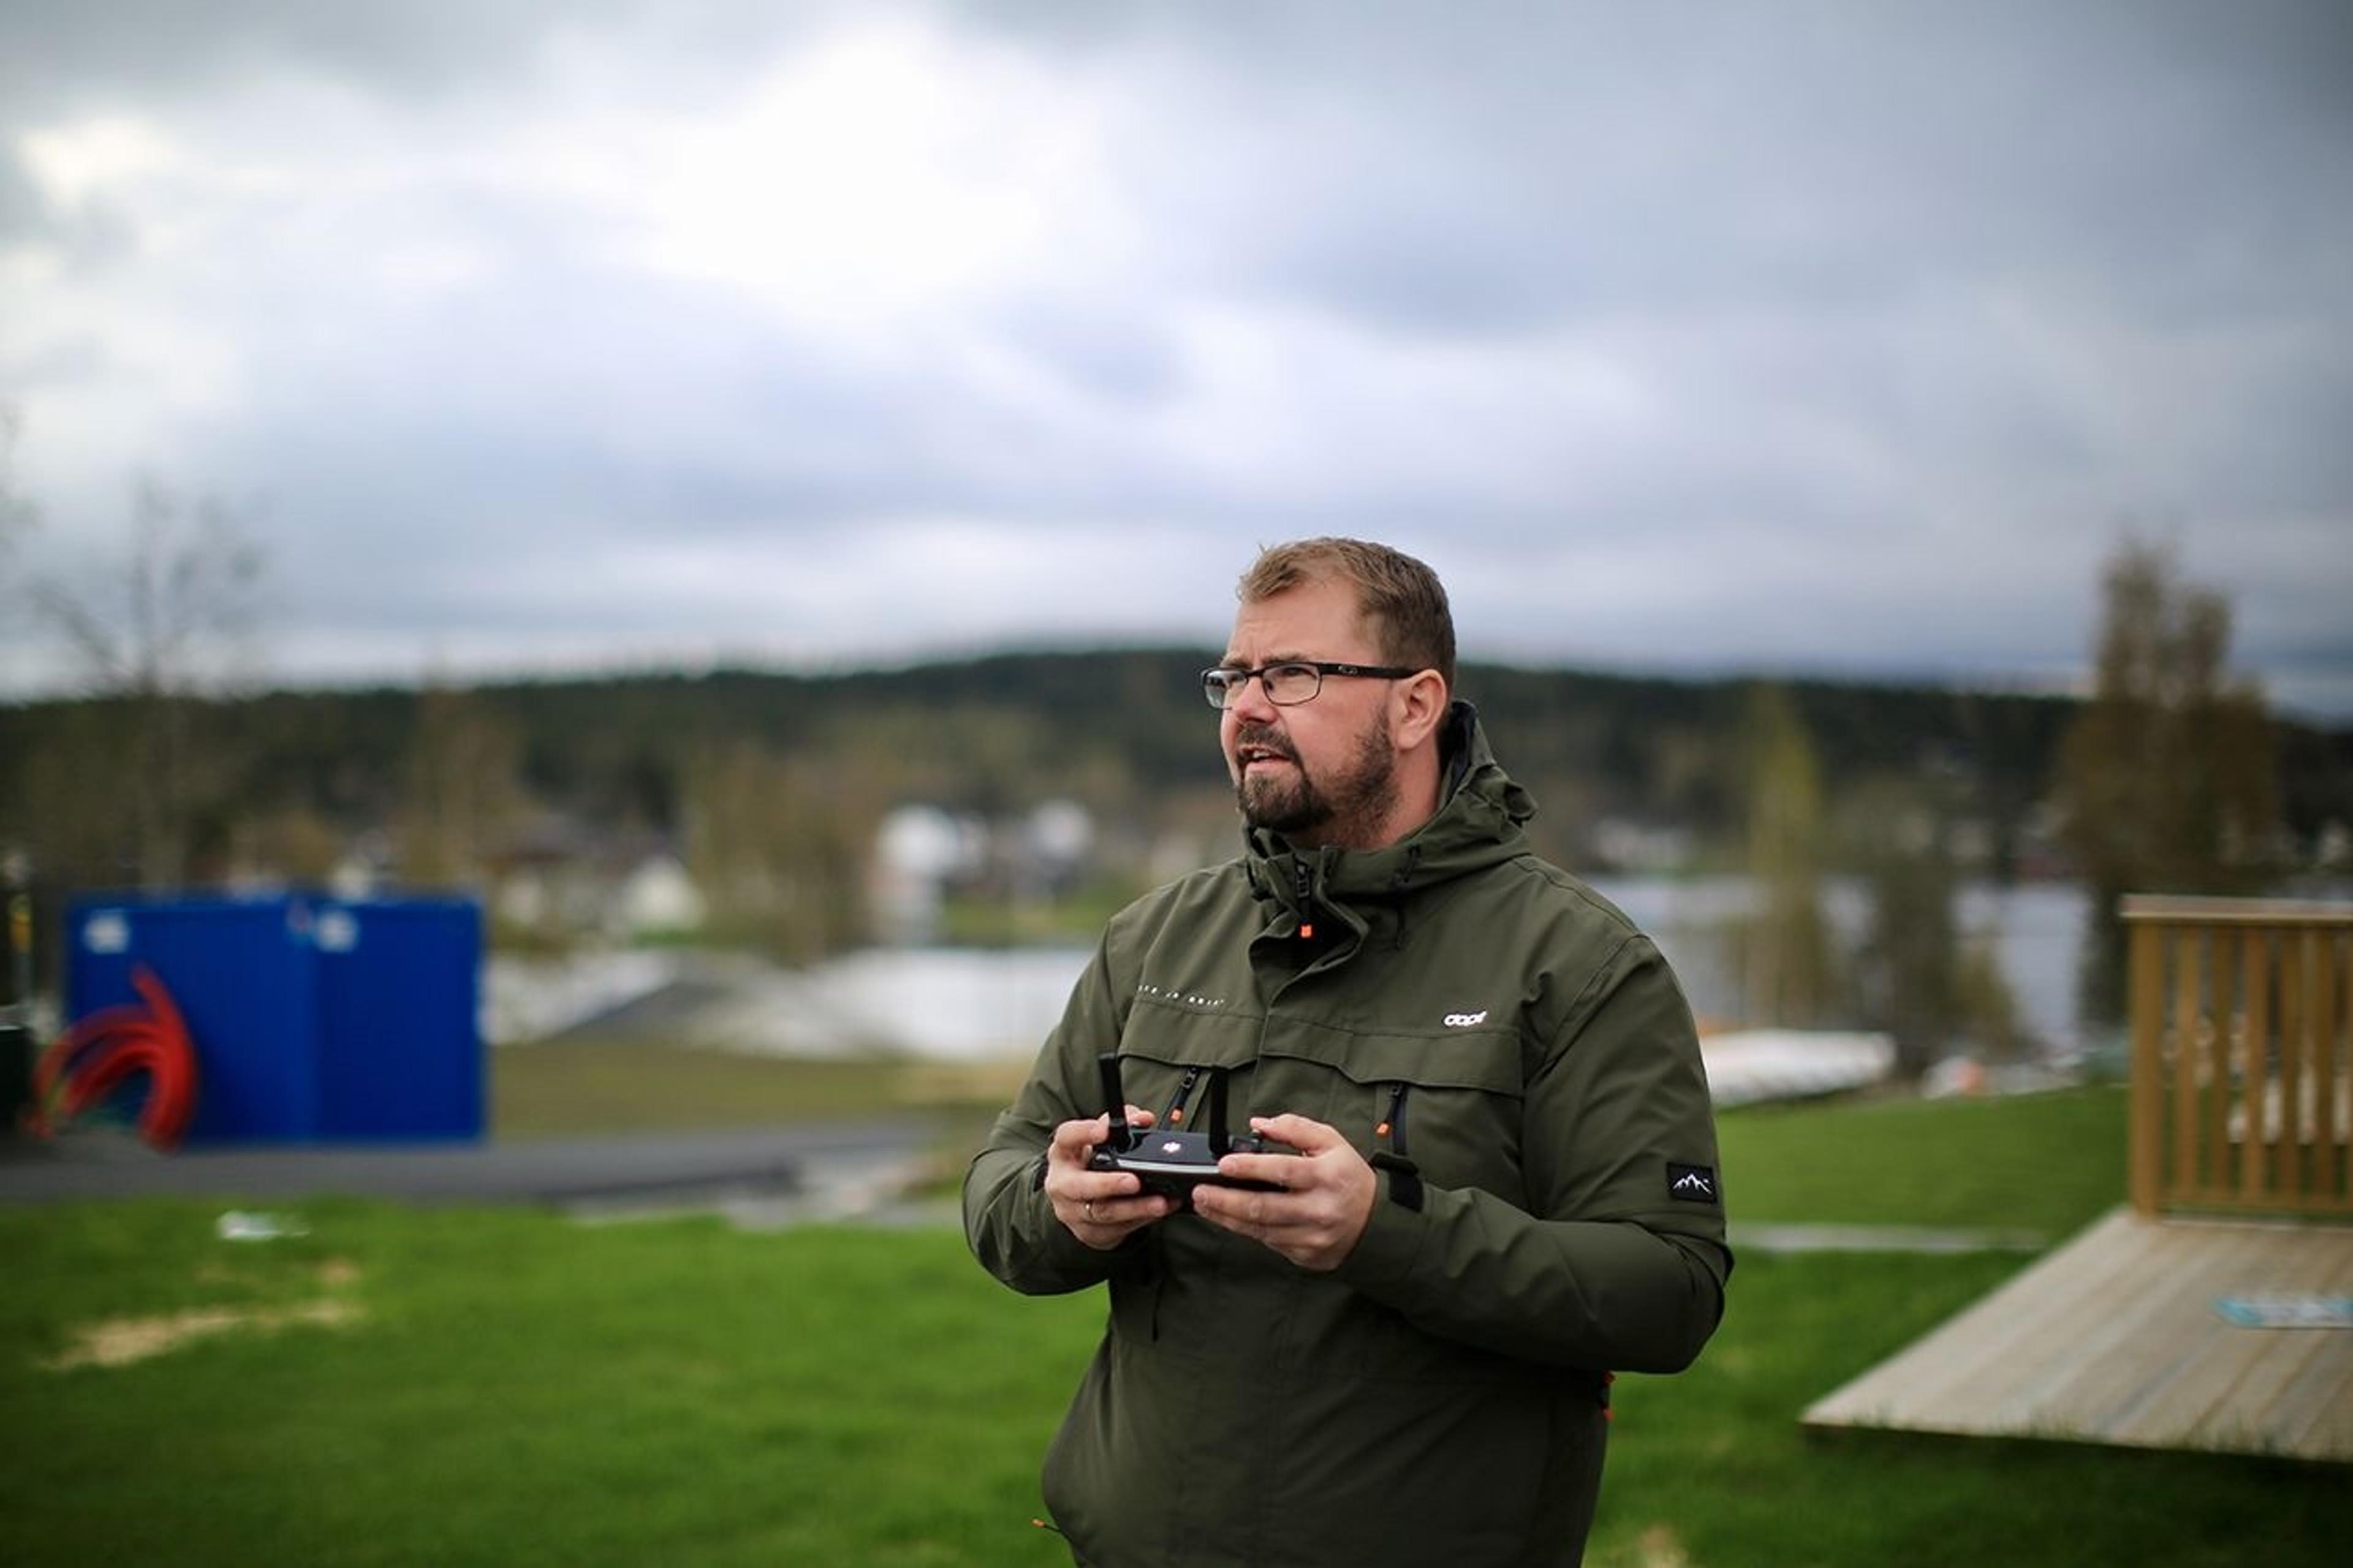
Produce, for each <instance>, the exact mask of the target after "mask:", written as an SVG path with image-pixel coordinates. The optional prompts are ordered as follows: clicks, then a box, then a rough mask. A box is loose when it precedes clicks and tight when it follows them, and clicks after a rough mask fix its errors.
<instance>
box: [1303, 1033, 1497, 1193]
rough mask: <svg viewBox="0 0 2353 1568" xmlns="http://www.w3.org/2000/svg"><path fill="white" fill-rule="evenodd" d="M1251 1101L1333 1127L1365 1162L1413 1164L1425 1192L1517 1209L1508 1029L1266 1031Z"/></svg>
mask: <svg viewBox="0 0 2353 1568" xmlns="http://www.w3.org/2000/svg"><path fill="white" fill-rule="evenodd" d="M1263 1065H1264V1070H1265V1078H1266V1080H1267V1081H1266V1082H1265V1084H1264V1085H1262V1086H1261V1096H1260V1097H1259V1098H1264V1097H1267V1096H1275V1097H1283V1096H1284V1095H1285V1091H1288V1095H1289V1096H1290V1097H1293V1098H1295V1099H1296V1100H1314V1101H1315V1102H1316V1103H1317V1104H1318V1106H1319V1107H1320V1109H1318V1110H1307V1109H1305V1108H1304V1106H1303V1105H1299V1104H1295V1103H1294V1104H1285V1105H1284V1106H1283V1107H1282V1109H1285V1110H1293V1109H1297V1110H1301V1111H1302V1113H1303V1114H1304V1115H1308V1116H1313V1117H1314V1118H1315V1120H1317V1121H1324V1122H1327V1123H1329V1124H1330V1125H1332V1126H1333V1127H1335V1128H1337V1129H1338V1130H1339V1131H1340V1133H1341V1135H1342V1136H1343V1137H1345V1138H1346V1139H1347V1140H1348V1141H1349V1142H1352V1143H1354V1144H1355V1145H1356V1147H1357V1148H1358V1149H1359V1150H1361V1151H1362V1152H1365V1153H1366V1154H1367V1155H1371V1154H1374V1153H1376V1152H1383V1151H1386V1152H1389V1153H1391V1154H1395V1155H1398V1156H1399V1157H1401V1158H1403V1159H1407V1160H1409V1161H1411V1162H1412V1163H1413V1164H1414V1166H1415V1168H1416V1169H1418V1170H1419V1172H1420V1173H1421V1177H1422V1180H1423V1181H1425V1182H1427V1183H1429V1184H1431V1185H1433V1186H1440V1187H1478V1188H1482V1189H1483V1190H1485V1191H1487V1192H1490V1193H1493V1194H1495V1195H1496V1196H1497V1197H1500V1198H1502V1199H1504V1201H1505V1202H1507V1203H1511V1204H1514V1205H1519V1206H1523V1207H1524V1206H1525V1204H1526V1184H1525V1179H1524V1177H1523V1176H1522V1174H1521V1169H1520V1102H1521V1094H1522V1081H1523V1080H1522V1078H1521V1064H1520V1043H1519V1037H1518V1035H1517V1033H1516V1032H1514V1031H1513V1030H1511V1029H1509V1028H1499V1029H1462V1030H1450V1031H1448V1032H1447V1033H1446V1034H1443V1035H1437V1036H1432V1035H1377V1034H1356V1033H1352V1032H1348V1031H1345V1030H1340V1029H1334V1028H1328V1027H1316V1026H1306V1027H1301V1028H1297V1029H1293V1030H1279V1031H1278V1030H1270V1032H1269V1038H1268V1041H1267V1044H1266V1047H1265V1056H1264V1058H1263Z"/></svg>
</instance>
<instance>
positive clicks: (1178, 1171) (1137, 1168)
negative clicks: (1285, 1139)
mask: <svg viewBox="0 0 2353 1568" xmlns="http://www.w3.org/2000/svg"><path fill="white" fill-rule="evenodd" d="M1095 1065H1096V1066H1097V1067H1098V1068H1100V1069H1101V1070H1102V1073H1103V1102H1104V1104H1105V1106H1106V1107H1107V1108H1108V1109H1109V1110H1110V1112H1111V1136H1110V1137H1108V1138H1106V1139H1105V1140H1104V1141H1103V1142H1101V1143H1098V1144H1096V1145H1095V1151H1094V1152H1093V1153H1092V1155H1090V1156H1089V1157H1088V1160H1087V1168H1088V1169H1089V1170H1091V1171H1125V1172H1127V1173H1130V1174H1132V1175H1134V1176H1135V1177H1137V1178H1138V1179H1139V1180H1141V1181H1142V1182H1143V1184H1144V1190H1145V1192H1147V1193H1157V1194H1160V1195H1162V1196H1164V1197H1171V1198H1175V1199H1176V1201H1177V1206H1178V1207H1180V1208H1187V1209H1189V1208H1191V1207H1192V1206H1193V1189H1194V1188H1196V1187H1198V1186H1203V1185H1208V1186H1219V1187H1246V1188H1248V1189H1250V1191H1252V1192H1261V1193H1273V1192H1280V1191H1282V1188H1281V1187H1280V1186H1279V1185H1277V1184H1275V1183H1273V1182H1257V1181H1243V1180H1240V1179H1239V1178H1237V1177H1233V1176H1221V1175H1219V1173H1218V1160H1219V1156H1220V1155H1224V1154H1271V1153H1278V1152H1285V1151H1282V1150H1278V1149H1277V1148H1276V1147H1275V1146H1273V1145H1271V1144H1270V1143H1268V1142H1267V1141H1266V1140H1265V1139H1263V1138H1261V1137H1260V1136H1259V1135H1258V1134H1257V1133H1255V1132H1244V1133H1241V1134H1240V1135H1239V1136H1231V1137H1229V1136H1228V1134H1227V1132H1226V1075H1225V1074H1224V1072H1223V1071H1221V1070H1219V1069H1218V1068H1211V1069H1209V1127H1208V1131H1206V1132H1178V1131H1175V1130H1173V1129H1171V1130H1168V1131H1162V1130H1161V1129H1159V1128H1156V1127H1154V1128H1138V1127H1133V1126H1130V1125H1129V1123H1128V1120H1127V1097H1126V1095H1125V1094H1124V1093H1123V1092H1122V1091H1121V1089H1120V1082H1119V1054H1118V1053H1117V1052H1116V1051H1105V1052H1104V1053H1103V1055H1102V1056H1100V1057H1097V1058H1095Z"/></svg>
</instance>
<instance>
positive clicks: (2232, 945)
mask: <svg viewBox="0 0 2353 1568" xmlns="http://www.w3.org/2000/svg"><path fill="white" fill-rule="evenodd" d="M2121 912H2122V914H2123V917H2124V920H2125V923H2126V928H2127V929H2128V930H2129V931H2131V933H2132V971H2131V987H2132V995H2131V1004H2132V1154H2131V1165H2132V1171H2131V1182H2132V1204H2133V1207H2134V1208H2135V1209H2137V1210H2138V1211H2139V1212H2140V1213H2142V1214H2144V1215H2157V1214H2158V1213H2160V1212H2162V1211H2164V1210H2167V1209H2212V1210H2228V1211H2239V1212H2251V1211H2260V1212H2265V1213H2276V1214H2302V1215H2315V1214H2353V1172H2348V1145H2349V1144H2353V1100H2348V1091H2347V1086H2348V1081H2353V1037H2348V1016H2353V973H2348V963H2347V960H2348V952H2353V904H2342V903H2315V902H2289V901H2285V900H2248V899H2176V898H2146V897H2133V898H2127V899H2126V900H2124V902H2123V906H2122V910H2121Z"/></svg>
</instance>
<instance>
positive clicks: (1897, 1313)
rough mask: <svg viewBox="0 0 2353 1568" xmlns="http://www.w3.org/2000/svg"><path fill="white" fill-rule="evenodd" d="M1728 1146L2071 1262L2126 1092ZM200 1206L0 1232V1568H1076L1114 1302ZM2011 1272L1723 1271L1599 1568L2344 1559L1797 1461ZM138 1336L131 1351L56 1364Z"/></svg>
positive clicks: (2185, 1525) (2265, 1515)
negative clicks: (1090, 1369) (1829, 1397)
mask: <svg viewBox="0 0 2353 1568" xmlns="http://www.w3.org/2000/svg"><path fill="white" fill-rule="evenodd" d="M1724 1131H1725V1155H1724V1160H1725V1172H1726V1185H1727V1190H1728V1191H1729V1192H1730V1193H1731V1194H1732V1196H1733V1200H1734V1204H1735V1206H1736V1214H1737V1215H1741V1216H1742V1217H1754V1218H1757V1219H1766V1218H1770V1219H1776V1220H1787V1221H1840V1222H1848V1223H1873V1224H1877V1223H1924V1224H1936V1225H1940V1226H1995V1227H2002V1228H2011V1227H2016V1226H2030V1227H2045V1228H2048V1229H2051V1230H2052V1231H2053V1232H2056V1231H2059V1230H2063V1229H2066V1228H2072V1227H2073V1226H2074V1225H2075V1224H2077V1223H2080V1222H2081V1221H2082V1220H2084V1219H2088V1218H2089V1217H2091V1215H2094V1214H2096V1213H2097V1212H2099V1211H2100V1210H2101V1209H2104V1208H2105V1207H2107V1206H2110V1205H2111V1204H2112V1203H2113V1201H2114V1198H2115V1196H2116V1194H2118V1193H2119V1192H2120V1191H2121V1184H2122V1183H2121V1175H2120V1171H2121V1160H2122V1153H2121V1149H2122V1133H2121V1109H2120V1105H2119V1104H2118V1103H2117V1101H2116V1097H2115V1096H2114V1095H2113V1094H2112V1093H2105V1092H2100V1093H2094V1092H2086V1093H2084V1094H2082V1095H2060V1096H2052V1097H2047V1098H2043V1099H2038V1100H2022V1101H2008V1102H2000V1103H1998V1104H1979V1103H1969V1104H1965V1105H1952V1104H1940V1105H1927V1106H1919V1105H1905V1104H1894V1103H1890V1104H1884V1105H1863V1106H1855V1107H1839V1108H1811V1109H1806V1110H1788V1111H1773V1112H1743V1113H1740V1114H1737V1115H1735V1116H1732V1117H1728V1118H1727V1119H1726V1120H1725V1129H1724ZM1744 1205H1753V1207H1754V1212H1753V1214H1752V1213H1751V1212H1750V1208H1749V1207H1748V1206H1744ZM220 1206H221V1205H191V1204H186V1203H174V1202H162V1201H154V1202H141V1203H132V1204H108V1205H73V1206H68V1207H59V1208H24V1209H14V1210H0V1257H5V1258H6V1260H7V1262H6V1277H7V1285H6V1288H5V1290H0V1413H5V1415H0V1433H5V1436H0V1562H7V1563H15V1562H24V1563H90V1562H100V1563H104V1562H121V1563H148V1562H169V1563H255V1562H266V1563H280V1562H285V1563H651V1562H663V1563H670V1562H678V1563H722V1564H725V1563H1052V1562H1057V1561H1065V1560H1066V1558H1065V1557H1064V1556H1063V1554H1062V1553H1061V1552H1060V1549H1059V1544H1060V1543H1059V1542H1056V1541H1055V1540H1054V1539H1053V1538H1052V1537H1050V1536H1049V1535H1046V1534H1045V1533H1043V1532H1042V1531H1037V1530H1035V1529H1033V1528H1032V1527H1031V1526H1030V1525H1029V1519H1030V1517H1031V1516H1032V1515H1033V1514H1034V1513H1036V1512H1037V1511H1038V1497H1037V1483H1036V1470H1037V1463H1038V1459H1039V1454H1040V1452H1041V1450H1042V1448H1043V1447H1044V1444H1045V1442H1046V1439H1047V1437H1048V1436H1049V1434H1050V1432H1051V1430H1052V1428H1053V1426H1054V1423H1055V1422H1056V1420H1057V1419H1058V1418H1059V1416H1060V1411H1061V1407H1062V1405H1063V1403H1064V1401H1065V1399H1066V1398H1067V1397H1068V1394H1069V1392H1070V1389H1071V1385H1072V1384H1073V1383H1074V1382H1075V1381H1076V1379H1077V1376H1078V1373H1079V1371H1080V1368H1081V1366H1082V1363H1083V1362H1084V1360H1085V1358H1086V1356H1087V1354H1088V1352H1089V1350H1090V1349H1091V1347H1092V1342H1093V1340H1094V1337H1095V1335H1096V1333H1097V1332H1098V1331H1099V1327H1100V1319H1101V1310H1102V1309H1101V1304H1100V1301H1099V1300H1097V1299H1095V1298H1093V1297H1091V1296H1081V1297H1074V1298H1065V1299H1057V1300H1030V1299H1025V1298H1021V1297H1017V1296H1015V1295H1013V1294H1012V1293H1010V1292H1008V1291H1006V1290H1004V1289H1001V1288H999V1287H997V1285H996V1284H995V1283H994V1282H993V1281H991V1280H989V1279H987V1278H986V1277H985V1276H984V1275H982V1274H981V1272H980V1271H979V1269H978V1268H976V1266H975V1265H973V1264H972V1263H971V1261H970V1260H969V1258H967V1257H966V1256H965V1251H964V1248H963V1246H962V1243H961V1240H960V1238H959V1237H956V1236H955V1234H954V1233H953V1232H950V1231H945V1230H919V1231H912V1232H899V1233H883V1232H869V1231H860V1230H850V1229H840V1228H811V1229H805V1230H797V1231H790V1232H785V1233H781V1234H769V1235H756V1234H744V1233H739V1232H736V1231H733V1230H731V1229H729V1228H728V1227H726V1226H723V1224H721V1223H719V1222H717V1221H715V1220H699V1219H684V1220H666V1221H659V1222H649V1223H645V1224H638V1225H626V1226H578V1225H575V1224H572V1223H570V1222H568V1221H566V1220H565V1219H563V1218H561V1217H559V1216H555V1215H547V1214H543V1213H538V1212H534V1211H528V1210H467V1209H406V1208H401V1207H397V1206H393V1205H375V1204H361V1203H355V1202H348V1201H333V1202H316V1203H309V1204H303V1205H279V1207H280V1211H281V1212H288V1213H292V1214H296V1215H299V1216H300V1218H301V1221H302V1222H303V1223H304V1224H305V1225H306V1226H307V1227H308V1229H307V1234H304V1235H301V1236H300V1237H290V1238H287V1239H283V1240H279V1241H274V1242H266V1243H234V1242H226V1241H222V1240H220V1239H218V1238H217V1237H216V1234H215V1229H214V1222H215V1220H216V1215H217V1214H218V1211H219V1208H220ZM2018 1267H2020V1259H2019V1258H2016V1257H2015V1256H2006V1255H2000V1254H1982V1253H1981V1254H1966V1255H1960V1256H1942V1257H1922V1256H1854V1255H1824V1256H1800V1257H1770V1256H1765V1255H1762V1254H1758V1255H1755V1256H1750V1257H1746V1258H1743V1259H1742V1261H1741V1263H1740V1266H1739V1268H1738V1269H1737V1271H1736V1274H1735V1275H1734V1278H1733V1281H1732V1294H1731V1307H1730V1310H1729V1313H1728V1316H1727V1318H1726V1321H1725V1327H1724V1329H1723V1331H1721V1333H1719V1335H1718V1336H1717V1338H1716V1340H1715V1343H1713V1344H1712V1345H1711V1346H1710V1347H1709V1350H1708V1352H1707V1353H1706V1354H1705V1355H1704V1357H1703V1359H1702V1361H1701V1363H1700V1365H1699V1366H1698V1367H1697V1368H1696V1369H1694V1371H1693V1372H1691V1373H1686V1374H1684V1375H1683V1376H1681V1377H1677V1378H1643V1377H1629V1378H1626V1379H1623V1380H1621V1381H1620V1384H1619V1386H1618V1399H1617V1405H1618V1408H1619V1417H1618V1420H1617V1423H1616V1426H1615V1429H1614V1435H1613V1439H1612V1449H1611V1455H1610V1459H1609V1479H1608V1481H1607V1484H1606V1486H1605V1488H1604V1493H1603V1500H1602V1511H1601V1517H1600V1521H1599V1525H1598V1527H1597V1531H1596V1535H1595V1539H1594V1542H1593V1552H1592V1558H1593V1560H1594V1561H1596V1562H1599V1563H1729V1564H1744V1563H2106V1562H2136V1563H2247V1562H2263V1563H2336V1562H2337V1561H2340V1560H2341V1558H2342V1555H2343V1548H2344V1542H2346V1541H2348V1539H2353V1485H2348V1484H2347V1482H2348V1477H2347V1475H2346V1473H2345V1472H2344V1471H2343V1470H2341V1469H2338V1470H2324V1469H2315V1468H2297V1467H2292V1466H2286V1465H2280V1464H2274V1463H2270V1462H2265V1461H2258V1460H2251V1459H2243V1458H2219V1457H2201V1456H2183V1455H2168V1454H2149V1453H2137V1452H2125V1451H2118V1450H2106V1449H2095V1448H2089V1447H2070V1446H2060V1445H2043V1444H2026V1443H1999V1444H1995V1443H1984V1442H1971V1441H1949V1442H1947V1441H1929V1440H1926V1439H1912V1440H1899V1439H1889V1438H1884V1437H1871V1436H1841V1437H1840V1438H1837V1439H1835V1440H1826V1439H1822V1438H1818V1437H1809V1436H1806V1435H1805V1434H1803V1433H1802V1432H1801V1431H1800V1430H1799V1427H1798V1425H1797V1415H1798V1413H1799V1411H1800V1410H1801V1409H1802V1408H1803V1407H1804V1406H1805V1405H1807V1404H1809V1403H1810V1402H1811V1401H1812V1400H1813V1399H1815V1398H1817V1397H1819V1396H1820V1394H1824V1393H1827V1392H1828V1391H1829V1390H1830V1389H1831V1388H1832V1387H1834V1386H1836V1385H1837V1384H1840V1383H1842V1382H1844V1381H1845V1380H1846V1379H1847V1378H1849V1377H1852V1375H1854V1374H1855V1373H1859V1372H1861V1371H1862V1370H1863V1369H1864V1368H1866V1367H1867V1366H1869V1365H1871V1364H1872V1363H1874V1362H1876V1361H1877V1360H1879V1359H1881V1358H1883V1356H1885V1355H1886V1354H1888V1353H1890V1352H1894V1350H1896V1349H1898V1348H1900V1347H1901V1346H1902V1345H1904V1344H1905V1343H1906V1342H1909V1341H1910V1340H1912V1339H1914V1338H1915V1337H1917V1336H1918V1335H1919V1334H1921V1333H1923V1332H1925V1331H1926V1330H1928V1329H1929V1328H1931V1327H1933V1326H1934V1325H1935V1324H1936V1323H1937V1322H1938V1321H1942V1320H1943V1319H1944V1318H1946V1317H1947V1316H1949V1315H1951V1314H1952V1313H1953V1312H1956V1311H1957V1310H1960V1309H1961V1308H1963V1307H1964V1306H1966V1305H1968V1303H1969V1302H1970V1301H1972V1300H1976V1299H1977V1298H1978V1297H1979V1296H1981V1295H1983V1294H1984V1293H1985V1292H1986V1291H1987V1290H1989V1289H1991V1288H1992V1287H1993V1286H1995V1285H1996V1284H1998V1283H1999V1282H2000V1280H2001V1279H2004V1278H2006V1277H2007V1276H2008V1275H2009V1274H2010V1273H2011V1272H2012V1271H2014V1270H2015V1269H2016V1268H2018ZM204 1313H211V1314H213V1316H211V1317H204V1316H200V1315H198V1314H204ZM235 1313H242V1314H244V1315H245V1317H244V1325H243V1326H241V1327H240V1326H223V1324H224V1323H225V1322H227V1321H229V1320H227V1319H226V1318H225V1317H224V1316H223V1314H235ZM126 1319H142V1320H146V1322H145V1323H144V1325H143V1327H144V1331H145V1332H146V1334H147V1339H146V1340H145V1341H144V1342H141V1341H139V1340H138V1339H137V1338H136V1337H135V1335H131V1334H122V1335H120V1336H118V1338H117V1339H116V1340H115V1341H113V1343H116V1344H119V1345H121V1346H122V1347H125V1348H127V1349H141V1348H144V1349H147V1350H149V1351H153V1352H156V1353H151V1354H149V1355H147V1356H146V1357H145V1358H144V1359H138V1360H132V1361H128V1362H126V1363H123V1364H119V1365H100V1364H88V1363H85V1364H76V1365H60V1363H63V1362H67V1361H69V1360H71V1359H72V1358H73V1357H74V1356H75V1355H76V1354H77V1352H78V1351H79V1349H80V1347H83V1346H85V1345H86V1344H87V1343H88V1341H87V1339H86V1335H87V1333H88V1331H90V1330H92V1329H93V1328H95V1327H98V1326H100V1325H103V1324H106V1323H108V1322H110V1321H115V1322H118V1323H119V1322H120V1321H121V1320H126ZM270 1324H275V1325H278V1326H275V1327H269V1326H266V1325H270ZM174 1333H176V1334H178V1335H179V1336H180V1338H179V1342H177V1344H176V1348H168V1349H165V1348H161V1347H163V1346H164V1345H166V1344H169V1343H171V1342H172V1337H173V1335H174Z"/></svg>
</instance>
